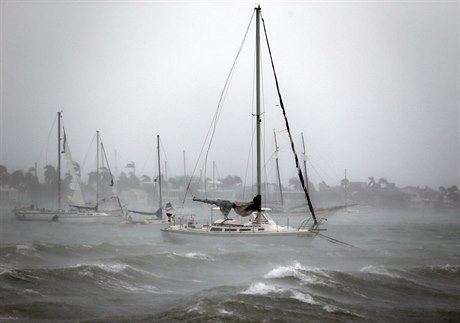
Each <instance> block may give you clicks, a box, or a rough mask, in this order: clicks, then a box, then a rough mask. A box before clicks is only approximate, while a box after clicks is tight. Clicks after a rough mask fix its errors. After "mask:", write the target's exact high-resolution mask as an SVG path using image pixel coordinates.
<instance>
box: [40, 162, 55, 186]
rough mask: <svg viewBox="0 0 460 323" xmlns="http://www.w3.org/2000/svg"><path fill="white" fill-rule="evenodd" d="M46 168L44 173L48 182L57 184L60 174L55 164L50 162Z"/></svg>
mask: <svg viewBox="0 0 460 323" xmlns="http://www.w3.org/2000/svg"><path fill="white" fill-rule="evenodd" d="M44 168H45V172H44V174H43V175H44V176H45V182H46V184H48V185H54V184H57V181H58V174H57V171H56V169H55V168H54V166H52V165H49V164H48V165H46V166H45V167H44Z"/></svg>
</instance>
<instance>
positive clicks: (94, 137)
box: [81, 134, 96, 169]
mask: <svg viewBox="0 0 460 323" xmlns="http://www.w3.org/2000/svg"><path fill="white" fill-rule="evenodd" d="M95 139H96V134H94V135H93V138H92V139H91V142H90V143H89V146H88V150H87V151H86V154H85V158H83V163H82V165H81V169H83V168H84V167H85V165H86V160H87V159H88V156H89V152H90V150H92V146H93V144H94V141H95Z"/></svg>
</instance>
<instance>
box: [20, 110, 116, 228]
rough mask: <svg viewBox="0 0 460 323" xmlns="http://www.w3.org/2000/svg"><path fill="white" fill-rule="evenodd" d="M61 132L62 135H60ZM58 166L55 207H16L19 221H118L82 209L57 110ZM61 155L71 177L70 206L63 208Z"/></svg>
mask: <svg viewBox="0 0 460 323" xmlns="http://www.w3.org/2000/svg"><path fill="white" fill-rule="evenodd" d="M61 131H62V132H63V136H62V135H61ZM57 147H58V155H57V157H58V158H57V161H58V167H57V208H56V209H48V208H38V207H37V206H36V205H30V206H28V207H22V208H16V209H14V210H13V213H14V215H15V217H16V219H17V220H20V221H59V222H70V223H88V222H90V223H93V222H98V223H118V222H120V220H121V218H120V217H119V216H113V215H111V214H108V213H105V212H100V211H98V210H91V211H88V210H83V209H84V208H85V206H84V200H83V195H82V193H81V187H80V175H79V174H78V173H77V172H76V170H75V168H74V162H73V159H72V155H71V153H70V148H69V144H68V141H67V136H66V133H65V129H64V127H63V126H62V112H58V145H57ZM61 155H64V160H65V161H66V164H67V169H68V171H69V174H70V176H71V177H72V180H71V183H70V188H71V189H72V195H71V196H68V201H69V206H70V208H68V209H64V208H62V207H61V205H62V181H61V161H62V159H61Z"/></svg>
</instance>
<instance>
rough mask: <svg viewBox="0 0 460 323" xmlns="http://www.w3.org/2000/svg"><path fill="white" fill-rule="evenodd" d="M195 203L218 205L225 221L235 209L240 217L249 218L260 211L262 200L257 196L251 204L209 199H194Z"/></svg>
mask: <svg viewBox="0 0 460 323" xmlns="http://www.w3.org/2000/svg"><path fill="white" fill-rule="evenodd" d="M193 200H194V201H198V202H203V203H207V204H212V205H216V206H218V207H219V209H220V211H221V212H222V215H223V216H224V218H225V219H227V218H228V214H229V213H230V211H231V210H232V209H233V210H235V212H236V214H238V215H240V216H248V215H251V214H252V213H253V212H255V211H260V208H261V204H262V198H261V196H260V195H256V196H255V197H254V198H253V199H252V201H251V202H239V201H234V202H232V201H229V200H220V199H217V200H208V199H199V198H196V197H194V198H193Z"/></svg>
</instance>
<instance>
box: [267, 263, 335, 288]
mask: <svg viewBox="0 0 460 323" xmlns="http://www.w3.org/2000/svg"><path fill="white" fill-rule="evenodd" d="M305 272H307V273H305ZM311 273H315V274H318V275H321V276H325V277H327V278H330V276H329V275H328V274H327V273H325V272H324V271H323V270H321V269H319V268H305V267H303V266H302V265H301V264H300V263H298V262H294V263H293V264H292V265H290V266H279V267H276V268H274V269H272V270H271V271H269V272H268V273H267V274H265V275H264V278H267V279H277V278H289V277H293V278H295V279H298V280H300V281H301V282H302V283H304V284H319V285H324V286H330V285H332V284H334V282H333V281H332V280H330V281H327V282H326V281H325V280H323V279H320V278H318V277H315V276H314V275H313V274H311Z"/></svg>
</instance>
